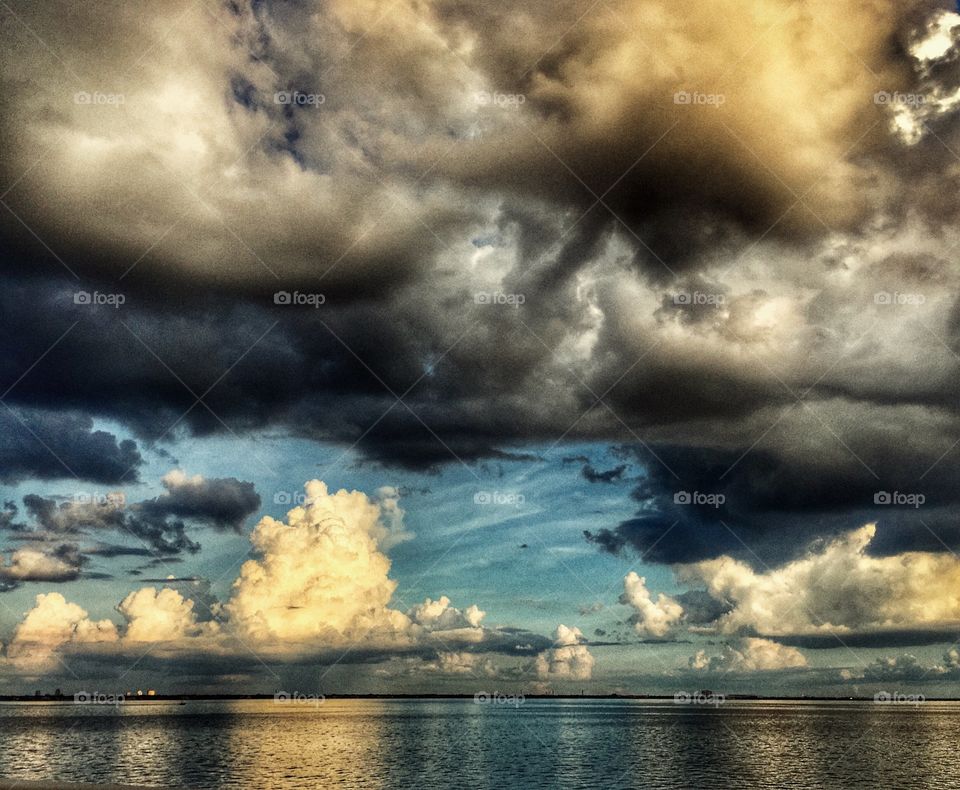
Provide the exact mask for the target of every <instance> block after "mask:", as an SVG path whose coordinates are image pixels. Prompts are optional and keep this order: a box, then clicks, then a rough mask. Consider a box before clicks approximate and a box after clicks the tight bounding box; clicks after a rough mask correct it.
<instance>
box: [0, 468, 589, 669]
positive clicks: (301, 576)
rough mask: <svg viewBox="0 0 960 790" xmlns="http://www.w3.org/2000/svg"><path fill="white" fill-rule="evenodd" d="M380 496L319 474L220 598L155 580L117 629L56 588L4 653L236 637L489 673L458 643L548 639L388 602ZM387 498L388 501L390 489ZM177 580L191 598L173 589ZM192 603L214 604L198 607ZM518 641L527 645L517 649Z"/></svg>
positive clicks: (228, 651) (486, 648)
mask: <svg viewBox="0 0 960 790" xmlns="http://www.w3.org/2000/svg"><path fill="white" fill-rule="evenodd" d="M171 485H172V487H174V488H175V487H177V486H178V485H180V482H179V481H176V482H171ZM191 485H193V484H191ZM382 493H383V492H380V495H379V496H377V497H374V498H370V497H367V496H366V495H365V494H364V493H362V492H360V491H347V490H344V489H341V490H339V491H337V492H335V493H331V492H330V491H329V490H328V489H327V486H326V485H325V484H324V483H323V482H321V481H319V480H314V481H312V482H309V483H307V484H306V494H307V496H306V501H305V504H304V505H303V506H301V507H296V508H294V509H292V510H291V511H290V512H289V513H288V514H287V521H286V522H280V521H277V520H276V519H273V518H270V517H264V518H263V519H262V520H261V521H260V522H259V523H258V524H257V526H256V528H255V529H254V531H253V533H252V534H251V541H252V543H253V547H254V550H255V551H256V553H257V555H258V556H257V558H256V559H252V560H249V561H247V562H246V563H244V565H243V566H242V567H241V569H240V573H239V576H238V577H237V579H236V580H235V582H234V584H233V586H232V590H231V595H230V597H229V599H228V600H227V601H226V602H225V603H224V604H221V603H219V602H218V601H217V600H216V599H215V598H213V596H212V595H211V594H210V592H209V587H208V585H206V584H205V583H202V582H203V580H200V579H196V578H194V577H188V578H186V579H176V578H170V579H167V580H163V581H164V583H165V585H166V586H164V587H162V588H157V587H145V588H141V589H139V590H135V591H133V592H131V593H130V594H129V595H127V596H126V597H125V598H124V599H123V601H121V603H120V604H119V605H118V606H117V611H118V612H119V613H120V614H121V615H122V616H123V618H124V620H125V621H126V622H125V625H123V626H121V627H120V628H119V629H118V628H117V627H116V626H114V625H113V624H112V623H111V622H110V621H102V622H101V623H99V624H91V623H89V621H86V612H84V611H83V610H82V609H81V608H80V607H79V606H77V605H76V604H73V603H67V602H66V601H65V599H64V598H63V597H62V596H60V595H57V594H51V595H48V596H39V597H38V599H37V606H36V607H35V608H34V609H33V610H31V611H30V612H29V613H28V614H27V616H26V618H25V620H24V621H23V622H22V623H21V625H20V626H19V627H18V630H17V633H16V634H15V636H14V640H13V642H12V643H11V648H10V652H8V655H10V656H11V657H17V659H18V661H20V663H21V664H23V665H27V664H28V663H29V662H30V661H31V660H32V657H36V656H39V657H40V658H41V659H42V662H46V661H47V660H48V659H49V658H50V657H51V656H52V655H53V653H54V652H55V651H56V649H57V648H58V647H60V646H62V645H64V644H66V643H67V642H71V643H76V645H74V646H73V647H72V650H73V652H74V653H77V652H82V650H81V649H80V647H79V645H82V644H85V643H89V642H92V641H111V642H113V643H114V644H113V645H112V649H114V650H119V651H124V650H128V649H131V648H134V647H136V648H137V649H139V650H142V649H143V646H144V645H147V644H154V645H157V647H158V651H157V655H161V654H162V655H163V656H164V657H166V658H176V657H177V656H178V655H185V654H188V655H191V656H193V657H194V658H195V660H196V656H197V655H201V654H209V655H211V656H236V654H237V651H238V646H237V643H238V641H239V643H240V648H241V649H243V650H245V649H253V650H256V651H257V653H258V654H262V655H265V656H269V657H271V658H272V659H274V660H279V661H298V660H309V659H310V657H311V656H314V657H315V656H318V655H322V654H326V653H329V652H330V651H333V650H336V651H339V652H340V653H341V654H342V652H343V651H344V650H352V651H354V652H356V654H357V656H358V658H363V657H367V658H381V659H382V658H387V657H390V656H393V655H406V654H413V655H421V656H424V657H427V656H434V657H435V656H439V658H436V661H437V662H439V663H438V664H437V667H438V670H439V671H442V672H446V673H452V674H457V673H461V672H467V671H468V669H470V668H472V670H473V671H476V672H484V673H486V672H487V671H488V663H487V662H486V661H480V660H479V659H475V658H474V657H473V656H474V653H466V652H463V651H461V650H458V649H457V648H459V647H463V646H466V645H469V646H471V650H474V651H480V652H502V653H509V654H530V653H532V652H533V651H534V650H535V649H539V647H540V646H541V645H543V644H544V643H545V641H546V640H544V639H543V638H542V637H538V636H537V635H536V634H530V633H528V632H525V631H518V630H516V629H507V630H505V631H503V632H501V631H499V630H495V629H486V628H484V627H483V626H482V624H481V623H482V620H483V618H484V612H483V611H481V610H480V609H479V608H478V607H477V606H475V605H471V606H468V607H466V608H464V609H458V608H456V607H454V606H452V605H451V601H450V599H449V598H448V597H447V596H440V597H439V598H438V599H437V600H433V599H431V598H427V599H426V600H425V601H424V602H423V603H421V604H418V605H416V606H414V607H412V608H411V609H410V611H409V613H406V614H405V613H404V612H403V611H400V610H398V609H394V608H391V606H390V603H391V599H392V598H393V595H394V592H395V589H396V582H395V581H394V580H392V579H391V578H390V577H389V570H390V560H389V559H388V557H387V555H386V554H385V553H384V552H383V551H381V545H380V544H381V542H382V543H385V544H390V543H391V542H392V541H393V539H394V538H395V537H396V535H397V534H398V532H400V531H402V530H398V529H397V528H396V527H397V509H396V507H394V506H391V505H390V504H388V505H387V506H386V507H384V505H383V501H384V497H383V496H382ZM387 501H388V502H390V501H392V502H393V503H394V505H395V504H396V492H392V494H391V495H390V496H388V497H387ZM181 583H182V584H185V585H186V587H185V589H186V590H187V591H188V595H189V596H190V597H187V595H185V594H184V593H183V592H181V591H180V590H178V589H175V586H176V585H179V584H181ZM198 601H199V603H200V604H201V605H202V607H203V608H204V609H209V612H204V611H201V610H198V608H197V602H198ZM208 613H209V615H210V617H207V614H208ZM211 618H212V619H211ZM50 623H52V624H53V625H49V624H50ZM44 629H46V630H44ZM91 630H92V631H93V632H97V633H99V632H103V633H102V634H101V637H102V638H100V639H96V640H95V639H91V638H90V636H89V634H90V633H91ZM572 633H573V632H571V631H569V630H567V629H561V630H560V631H558V637H557V638H558V639H560V640H561V641H562V642H563V643H564V644H573V642H571V639H572V638H573V637H571V634H572ZM37 634H39V635H40V636H39V637H38V636H37ZM104 634H106V636H104ZM576 635H577V636H579V632H578V631H577V632H576ZM107 637H109V639H107ZM520 641H523V642H524V643H525V644H526V643H529V645H530V646H529V647H527V648H520V647H518V644H519V642H520ZM574 641H575V640H574ZM558 644H559V643H558ZM28 646H29V649H28ZM137 646H139V647H137ZM441 648H442V649H441ZM100 652H101V653H102V652H103V650H102V649H101V650H100ZM580 652H581V651H579V650H574V651H572V653H571V655H570V656H569V657H568V658H564V657H563V656H562V655H558V658H557V661H558V666H559V665H560V664H561V663H564V662H570V663H571V664H572V665H573V666H575V667H577V670H576V671H577V672H581V671H582V670H581V669H580V667H582V665H583V661H584V659H582V658H578V654H579V653H580ZM444 654H446V655H444ZM590 662H591V663H592V659H590Z"/></svg>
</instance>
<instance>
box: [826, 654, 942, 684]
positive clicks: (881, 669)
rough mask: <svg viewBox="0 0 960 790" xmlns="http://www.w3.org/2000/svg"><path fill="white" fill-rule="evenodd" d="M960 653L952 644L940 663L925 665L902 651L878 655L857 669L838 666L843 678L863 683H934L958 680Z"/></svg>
mask: <svg viewBox="0 0 960 790" xmlns="http://www.w3.org/2000/svg"><path fill="white" fill-rule="evenodd" d="M958 659H960V654H958V653H957V650H956V649H955V648H952V649H950V650H948V651H947V652H946V653H945V654H944V656H943V663H941V664H932V665H928V666H925V665H923V664H921V663H920V661H919V660H918V659H917V657H916V656H913V655H909V654H905V655H900V656H887V657H884V658H877V659H874V660H873V661H872V662H870V663H869V664H868V665H867V666H865V667H863V668H862V669H860V670H849V669H845V670H841V673H840V676H841V678H842V679H843V680H846V681H853V682H864V683H891V682H902V683H920V682H923V681H926V682H927V683H933V682H936V681H938V680H939V681H943V680H960V660H958Z"/></svg>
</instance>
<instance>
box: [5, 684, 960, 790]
mask: <svg viewBox="0 0 960 790" xmlns="http://www.w3.org/2000/svg"><path fill="white" fill-rule="evenodd" d="M958 747H960V703H937V702H926V703H923V704H920V705H875V704H872V703H866V702H830V703H825V702H807V703H781V702H727V703H726V704H723V705H720V706H717V707H709V706H681V705H674V704H673V703H672V702H669V701H667V702H649V701H632V700H631V701H619V700H603V701H592V700H584V701H576V700H572V701H568V700H527V701H526V702H525V703H524V704H522V705H520V706H516V707H514V706H506V705H477V704H474V703H473V701H471V700H444V701H433V700H430V701H426V700H387V701H379V700H378V701H367V700H328V701H327V702H326V703H324V704H322V705H301V704H286V705H279V704H276V703H274V702H273V701H245V702H217V703H188V704H187V705H183V706H181V705H177V704H167V703H151V704H145V705H136V704H127V705H124V706H121V707H120V708H106V707H99V706H89V707H88V706H83V707H80V706H72V705H57V704H5V705H0V775H3V776H6V777H15V778H19V779H32V780H35V779H57V780H63V781H68V780H70V781H85V782H123V783H129V784H142V785H148V786H158V787H190V788H220V787H236V788H304V787H344V788H361V787H362V788H403V789H404V790H406V789H407V788H422V789H424V790H429V788H461V787H470V788H474V787H478V788H487V787H489V788H591V790H592V789H593V788H691V787H698V788H703V787H716V788H738V789H739V788H753V787H758V788H774V787H776V788H784V787H790V788H830V789H831V790H833V788H841V787H858V788H877V787H898V788H928V787H938V788H941V787H942V788H947V787H960V749H958Z"/></svg>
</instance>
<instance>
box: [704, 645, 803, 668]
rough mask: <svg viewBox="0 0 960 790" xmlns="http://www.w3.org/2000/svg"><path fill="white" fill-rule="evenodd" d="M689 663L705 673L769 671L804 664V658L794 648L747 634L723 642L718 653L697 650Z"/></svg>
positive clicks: (797, 666) (798, 666)
mask: <svg viewBox="0 0 960 790" xmlns="http://www.w3.org/2000/svg"><path fill="white" fill-rule="evenodd" d="M689 664H690V668H691V669H695V670H698V671H705V672H770V671H775V670H781V669H799V668H801V667H805V666H807V659H806V657H805V656H804V655H803V653H801V652H800V651H799V650H797V648H795V647H790V646H788V645H782V644H780V643H778V642H774V641H772V640H770V639H757V638H754V637H748V638H744V639H738V640H736V641H734V642H730V643H727V644H725V645H724V646H723V649H722V651H721V653H720V654H719V655H715V656H708V655H707V653H706V651H704V650H700V651H698V652H697V653H696V655H694V656H692V657H691V658H690V661H689Z"/></svg>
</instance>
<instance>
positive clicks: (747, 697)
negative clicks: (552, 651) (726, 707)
mask: <svg viewBox="0 0 960 790" xmlns="http://www.w3.org/2000/svg"><path fill="white" fill-rule="evenodd" d="M93 693H100V694H102V693H105V692H99V691H97V692H93ZM495 693H500V692H495ZM503 693H506V692H503ZM511 693H512V692H511ZM519 693H520V694H521V695H522V696H523V698H524V699H527V700H530V699H544V700H548V699H558V700H653V701H657V700H665V701H670V700H674V699H675V696H674V695H673V694H669V695H667V694H527V693H524V692H522V691H521V692H519ZM118 696H119V695H118ZM317 696H322V698H323V699H325V700H337V699H343V700H472V699H475V698H476V694H323V695H320V694H318V695H317ZM715 696H716V697H718V698H721V699H723V700H724V701H726V702H875V701H876V700H875V699H874V697H873V696H870V697H810V696H806V697H767V696H763V695H756V694H722V693H717V694H716V695H715ZM274 699H276V695H274V694H155V695H153V696H146V695H144V696H135V695H130V696H123V702H124V704H127V705H129V704H131V703H144V704H149V703H152V702H232V701H243V700H274ZM706 699H710V697H709V696H708V697H706ZM292 701H293V702H296V700H295V699H294V700H292ZM923 701H924V702H960V697H926V696H925V697H923ZM3 702H37V703H44V702H46V703H49V702H58V703H64V704H70V705H73V704H77V705H83V704H86V703H84V702H78V701H75V700H74V696H73V695H72V694H61V695H60V696H56V695H54V694H45V695H40V696H36V695H34V694H31V695H0V703H3Z"/></svg>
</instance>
